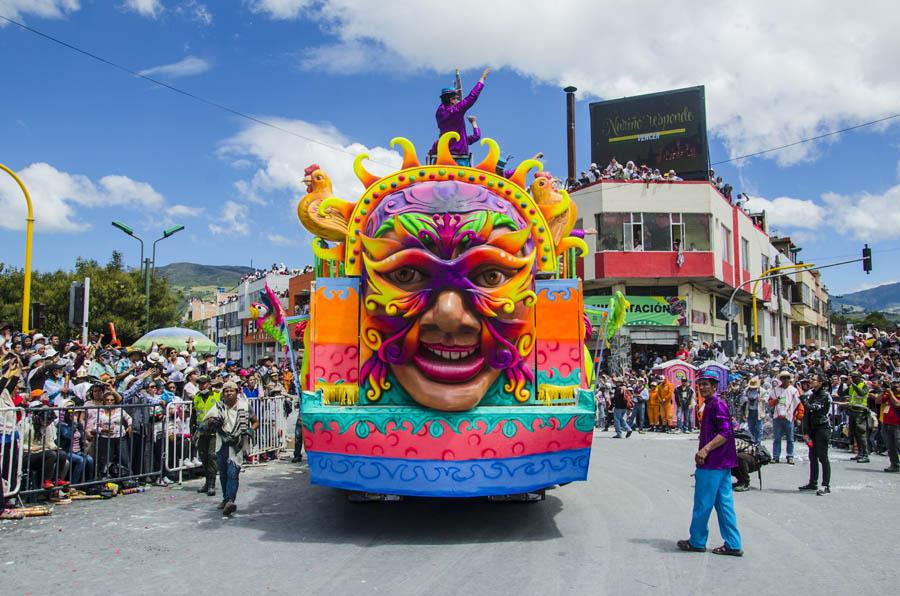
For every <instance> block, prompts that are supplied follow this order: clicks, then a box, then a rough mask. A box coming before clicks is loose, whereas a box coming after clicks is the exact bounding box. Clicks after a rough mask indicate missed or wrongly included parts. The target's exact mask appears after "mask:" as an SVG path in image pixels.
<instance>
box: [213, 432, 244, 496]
mask: <svg viewBox="0 0 900 596" xmlns="http://www.w3.org/2000/svg"><path fill="white" fill-rule="evenodd" d="M216 463H217V464H218V465H219V482H220V483H221V485H222V500H223V501H231V502H232V503H233V502H234V500H235V499H237V491H238V480H239V478H240V476H241V470H240V469H239V468H238V467H237V466H236V465H235V463H234V462H233V461H231V460H230V459H229V458H228V446H227V445H223V446H222V448H221V449H219V451H218V453H216Z"/></svg>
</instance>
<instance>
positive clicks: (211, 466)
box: [193, 391, 222, 486]
mask: <svg viewBox="0 0 900 596" xmlns="http://www.w3.org/2000/svg"><path fill="white" fill-rule="evenodd" d="M220 399H222V396H221V394H220V393H219V392H217V391H209V392H207V393H206V395H205V396H204V395H203V393H202V392H200V391H198V392H197V393H195V394H194V411H193V415H194V421H195V422H196V424H195V429H196V430H194V431H193V432H194V433H195V435H196V437H197V452H198V455H199V457H200V461H201V462H203V475H204V476H205V477H206V481H207V483H208V484H209V485H210V486H215V483H216V472H217V471H218V470H217V467H216V433H215V431H211V430H208V429H207V428H206V425H205V424H203V423H204V422H205V420H206V415H207V414H209V411H210V410H212V409H213V407H214V406H215V405H216V404H217V403H219V400H220Z"/></svg>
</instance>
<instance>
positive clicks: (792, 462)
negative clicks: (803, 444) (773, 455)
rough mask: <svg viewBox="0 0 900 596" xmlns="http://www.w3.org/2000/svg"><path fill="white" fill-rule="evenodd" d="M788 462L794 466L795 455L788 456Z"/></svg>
mask: <svg viewBox="0 0 900 596" xmlns="http://www.w3.org/2000/svg"><path fill="white" fill-rule="evenodd" d="M787 463H788V465H791V466H793V465H794V458H793V457H789V458H787Z"/></svg>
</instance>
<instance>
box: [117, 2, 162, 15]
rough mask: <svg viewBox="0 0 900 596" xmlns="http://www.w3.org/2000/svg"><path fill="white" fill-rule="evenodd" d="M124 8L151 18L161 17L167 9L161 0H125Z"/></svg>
mask: <svg viewBox="0 0 900 596" xmlns="http://www.w3.org/2000/svg"><path fill="white" fill-rule="evenodd" d="M122 8H124V9H125V10H127V11H130V12H136V13H137V14H139V15H141V16H142V17H148V18H151V19H156V18H159V16H160V15H161V14H162V13H163V11H164V10H165V8H164V7H163V5H162V2H160V0H125V2H124V3H123V4H122Z"/></svg>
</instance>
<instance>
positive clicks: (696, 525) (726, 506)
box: [690, 468, 741, 550]
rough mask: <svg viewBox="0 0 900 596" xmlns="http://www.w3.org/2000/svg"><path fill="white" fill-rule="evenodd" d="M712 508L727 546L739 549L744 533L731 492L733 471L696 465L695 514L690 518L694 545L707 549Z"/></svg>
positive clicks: (692, 543)
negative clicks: (736, 514)
mask: <svg viewBox="0 0 900 596" xmlns="http://www.w3.org/2000/svg"><path fill="white" fill-rule="evenodd" d="M713 507H715V509H716V517H717V518H718V519H719V533H720V534H722V538H724V539H725V546H726V547H728V548H731V549H735V550H740V548H741V533H740V531H738V528H737V518H736V517H735V515H734V497H733V493H732V492H731V470H728V469H725V470H706V469H704V468H697V470H696V472H695V473H694V513H693V516H692V517H691V539H690V541H691V545H692V546H696V547H698V548H706V539H707V538H708V537H709V515H710V514H711V513H712V510H713Z"/></svg>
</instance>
